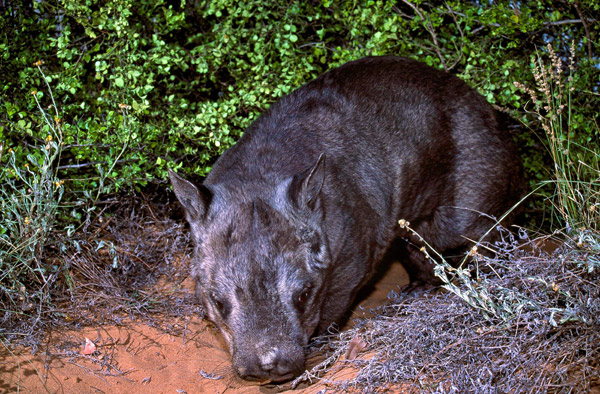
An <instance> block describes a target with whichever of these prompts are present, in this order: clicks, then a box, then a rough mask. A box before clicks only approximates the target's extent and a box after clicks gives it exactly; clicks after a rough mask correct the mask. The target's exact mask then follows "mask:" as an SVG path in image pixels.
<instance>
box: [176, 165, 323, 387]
mask: <svg viewBox="0 0 600 394" xmlns="http://www.w3.org/2000/svg"><path fill="white" fill-rule="evenodd" d="M323 166H324V165H323V159H322V158H320V159H319V160H318V161H317V163H316V164H315V165H314V166H313V167H312V168H309V169H308V170H307V171H306V172H304V173H302V174H298V175H296V176H293V177H290V178H288V179H286V180H284V181H282V182H281V183H280V184H279V185H277V186H276V187H274V188H273V189H272V190H271V191H270V192H268V193H267V194H269V195H265V196H261V198H260V199H257V198H248V197H245V196H244V194H245V193H244V191H243V190H242V191H239V189H238V191H237V192H235V193H234V192H231V191H229V190H230V189H227V188H226V186H225V185H220V184H216V185H211V186H204V185H202V186H199V187H196V186H194V185H193V184H191V183H190V182H188V181H186V180H184V179H183V178H181V177H179V176H178V175H176V174H174V173H171V174H170V176H171V182H172V184H173V189H174V191H175V194H176V195H177V198H178V199H179V201H180V202H181V204H182V205H183V207H184V210H185V213H186V217H187V220H188V222H189V223H190V227H191V231H192V234H193V237H194V241H195V245H196V250H195V256H194V261H193V262H192V273H193V275H194V276H195V278H196V287H197V293H198V295H199V297H200V299H201V300H202V302H203V303H204V305H205V308H206V311H207V313H208V316H209V317H210V318H211V320H212V321H214V322H215V323H216V324H217V325H218V326H219V328H220V329H221V331H222V333H223V335H224V337H225V339H226V340H227V342H228V343H229V347H230V351H231V354H232V357H233V367H234V369H235V370H236V372H237V373H238V374H239V375H240V376H241V377H242V378H244V379H248V380H255V381H260V382H264V383H266V382H279V381H284V380H288V379H290V378H292V377H294V376H296V375H298V374H299V373H301V372H302V371H303V370H304V345H306V344H307V342H308V340H309V338H310V337H311V335H312V334H313V333H314V331H315V328H316V327H317V324H318V323H319V320H320V314H321V305H322V303H323V291H322V286H323V281H324V278H325V277H326V271H327V270H328V262H329V260H330V259H329V253H328V248H327V242H326V239H325V232H324V228H323V209H322V205H321V197H320V192H321V186H322V185H323V181H324V170H323Z"/></svg>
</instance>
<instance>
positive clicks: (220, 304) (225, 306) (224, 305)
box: [210, 293, 229, 317]
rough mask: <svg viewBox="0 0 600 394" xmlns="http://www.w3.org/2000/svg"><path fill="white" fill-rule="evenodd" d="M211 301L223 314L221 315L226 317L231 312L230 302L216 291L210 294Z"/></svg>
mask: <svg viewBox="0 0 600 394" xmlns="http://www.w3.org/2000/svg"><path fill="white" fill-rule="evenodd" d="M210 298H211V301H212V303H213V305H214V306H215V308H216V309H217V311H218V312H219V313H220V314H221V316H223V317H225V316H227V314H228V313H229V303H228V302H227V301H225V300H223V299H221V298H219V297H217V296H216V295H215V294H214V293H211V295H210Z"/></svg>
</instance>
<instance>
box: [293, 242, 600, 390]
mask: <svg viewBox="0 0 600 394" xmlns="http://www.w3.org/2000/svg"><path fill="white" fill-rule="evenodd" d="M505 235H506V236H505V239H504V240H503V241H501V242H500V243H498V244H496V245H495V247H496V249H497V251H498V253H497V255H496V256H494V257H483V256H481V257H480V258H479V261H477V263H476V265H477V266H478V270H479V276H478V277H477V279H474V280H472V281H471V282H470V283H468V284H467V283H460V282H461V280H456V281H455V283H453V284H452V286H454V287H455V290H452V291H445V292H439V293H438V294H429V295H427V296H425V297H421V298H413V297H408V296H406V295H404V294H391V295H390V296H389V298H390V301H391V302H390V304H389V305H387V306H385V307H382V308H381V310H380V311H379V312H380V314H379V316H377V317H375V318H373V319H368V320H364V321H362V322H361V323H360V324H359V325H358V326H357V327H356V328H354V329H352V330H348V331H346V332H343V333H340V334H336V335H332V336H329V337H321V338H316V339H315V341H314V343H313V351H314V350H316V349H319V350H320V351H324V352H327V359H326V360H325V361H323V362H322V363H321V364H319V365H318V366H316V367H315V368H313V369H312V370H311V371H307V372H306V373H305V374H304V375H302V376H301V377H300V378H298V379H297V381H296V383H299V382H301V381H306V380H313V381H314V380H318V379H319V378H320V377H321V376H323V375H324V374H325V373H326V372H327V371H330V370H332V369H335V368H339V366H340V365H344V366H351V367H353V368H356V369H357V375H356V377H355V378H352V379H349V380H346V381H337V382H330V383H331V387H332V389H333V390H334V391H339V390H349V391H351V390H359V391H364V392H377V391H379V390H382V389H384V388H385V387H390V385H402V387H403V388H406V387H407V386H406V385H407V384H409V385H410V386H411V387H413V388H414V389H415V391H416V392H436V393H437V392H440V393H445V392H448V393H464V392H477V393H496V392H518V393H525V392H531V393H533V392H535V393H543V392H589V391H590V390H591V389H592V388H593V387H595V388H596V389H598V387H600V349H599V348H598V343H600V302H599V301H598V300H599V299H600V270H599V269H598V265H597V262H598V258H599V257H600V254H599V253H598V251H597V250H596V251H595V252H592V251H590V249H579V248H577V245H576V244H574V243H573V242H571V241H568V242H566V243H564V244H561V245H560V246H559V247H558V249H556V251H554V252H543V251H541V250H540V249H537V248H534V249H533V250H528V249H529V248H526V247H522V246H519V242H517V240H515V239H514V238H512V237H511V236H509V235H508V233H505ZM522 235H524V233H522ZM523 241H526V242H528V243H529V244H534V243H536V242H538V241H540V240H536V241H530V240H521V243H522V242H523ZM590 267H592V268H591V269H590ZM471 288H474V291H475V293H473V294H472V296H473V297H488V298H489V299H490V300H493V301H494V305H496V306H497V307H498V310H497V311H494V312H490V311H485V310H483V309H481V308H477V307H473V306H472V305H469V303H468V302H464V301H465V300H464V299H461V298H460V297H458V296H457V295H456V291H460V292H463V293H468V292H471V291H472V290H471ZM488 304H489V303H488ZM509 315H510V317H509ZM355 337H361V338H362V339H363V340H364V341H365V342H366V343H367V347H366V349H365V354H368V355H369V357H368V358H366V359H361V358H360V357H359V358H358V359H356V360H351V361H349V360H345V359H344V357H343V355H344V353H345V352H346V349H347V348H348V346H349V343H350V341H351V340H352V339H353V338H355ZM336 363H337V364H336Z"/></svg>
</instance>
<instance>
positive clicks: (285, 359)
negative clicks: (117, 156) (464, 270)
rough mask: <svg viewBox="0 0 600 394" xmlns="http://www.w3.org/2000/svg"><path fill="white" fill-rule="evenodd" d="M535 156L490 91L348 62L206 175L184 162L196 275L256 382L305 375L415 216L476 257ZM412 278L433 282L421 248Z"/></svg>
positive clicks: (252, 132) (302, 91)
mask: <svg viewBox="0 0 600 394" xmlns="http://www.w3.org/2000/svg"><path fill="white" fill-rule="evenodd" d="M519 170H520V160H519V158H518V156H517V154H516V153H515V149H514V147H513V144H512V141H511V136H510V135H508V134H507V133H506V132H504V131H503V130H500V129H499V127H498V124H497V120H496V117H495V113H494V111H493V109H492V108H491V107H490V105H489V104H488V103H487V102H486V101H485V99H484V98H483V97H482V96H480V95H479V94H478V93H476V92H475V91H474V90H473V89H471V88H469V87H468V86H467V85H466V84H465V83H464V82H462V81H461V80H460V79H458V78H457V77H455V76H452V75H450V74H448V73H446V72H442V71H438V70H435V69H433V68H431V67H428V66H426V65H424V64H422V63H419V62H416V61H413V60H409V59H405V58H399V57H391V56H390V57H368V58H364V59H361V60H357V61H353V62H350V63H347V64H345V65H343V66H341V67H339V68H336V69H333V70H331V71H329V72H327V73H325V74H324V75H322V76H320V77H319V78H317V79H315V80H314V81H312V82H310V83H308V84H306V85H304V86H302V87H301V88H299V89H298V90H296V91H294V92H293V93H291V94H290V95H288V96H286V97H283V98H282V99H281V100H279V101H278V102H276V103H275V104H273V105H272V106H271V108H269V109H268V110H267V111H266V112H265V113H264V114H262V115H261V116H260V118H259V119H257V120H256V121H255V122H254V123H253V124H252V125H251V126H250V127H249V128H248V129H247V130H246V132H245V133H244V136H243V137H242V138H241V139H240V140H239V141H238V142H237V144H236V145H235V146H233V147H232V148H231V149H229V150H228V151H227V152H225V153H224V154H223V155H222V156H221V157H220V158H219V160H217V162H216V163H215V165H214V167H213V169H212V171H211V172H210V175H209V176H208V177H207V178H206V181H205V182H204V183H203V184H202V185H198V186H195V185H193V184H192V183H190V182H188V181H186V180H184V179H183V178H181V177H179V176H178V175H176V174H175V173H172V172H171V174H170V175H171V182H172V184H173V189H174V191H175V194H176V195H177V198H178V199H179V201H180V202H181V204H182V205H183V208H184V210H185V214H186V217H187V220H188V222H189V224H190V227H191V232H192V235H193V239H194V241H195V255H194V258H193V261H192V274H193V275H194V277H195V279H196V281H197V293H198V294H199V297H200V299H201V300H202V301H203V303H204V306H205V308H206V311H207V314H208V316H209V317H210V319H212V320H213V321H214V322H215V323H216V324H217V325H218V326H219V327H220V328H221V331H222V333H223V335H224V337H225V338H226V340H227V342H228V343H229V346H230V351H231V354H232V357H233V366H234V369H235V370H236V372H237V373H238V374H239V375H240V376H241V377H242V378H245V379H249V380H257V381H261V382H269V381H271V382H279V381H283V380H287V379H289V378H291V377H293V376H295V375H297V374H299V373H301V372H302V371H303V368H304V361H305V360H304V350H303V347H304V345H306V344H307V342H308V340H309V338H310V337H311V336H312V335H313V334H314V333H315V332H316V331H323V330H326V329H327V327H328V326H329V325H330V324H331V323H332V322H335V321H338V320H339V319H340V318H342V316H343V315H344V314H345V313H346V311H347V309H348V308H349V306H350V305H351V303H352V301H353V299H354V297H355V295H356V293H357V291H358V290H359V289H360V287H361V286H362V285H363V284H364V283H365V282H366V281H367V280H368V279H369V278H370V277H371V276H372V274H373V272H374V269H375V266H376V265H377V264H378V263H379V262H380V260H381V259H382V257H383V255H384V253H385V252H386V250H387V249H388V248H389V247H390V245H391V243H392V242H393V241H394V240H396V239H397V238H398V237H399V236H400V235H401V234H402V230H401V229H400V228H399V226H398V220H399V219H406V220H409V221H410V223H411V224H412V227H413V228H414V229H415V230H416V231H417V232H419V233H420V234H421V235H422V236H423V237H424V238H425V239H426V240H427V241H428V242H429V243H430V244H431V245H432V247H434V248H435V249H436V250H437V251H439V252H441V253H442V254H448V255H461V254H464V252H465V251H467V250H468V248H469V246H470V243H469V241H468V239H478V238H479V237H480V236H481V235H482V234H483V233H484V232H485V231H486V230H487V229H488V228H489V227H490V226H491V225H493V221H491V220H489V218H486V217H485V216H484V215H482V214H481V213H485V214H488V215H492V216H499V215H501V214H502V213H503V212H505V210H507V209H508V208H510V207H511V205H512V204H513V203H514V202H515V200H516V198H517V197H518V193H519V190H520V186H519V183H520V174H519ZM406 249H407V251H408V253H407V256H408V259H407V260H406V261H404V262H403V263H404V265H405V267H406V268H407V271H408V272H409V274H410V275H411V280H413V281H420V282H426V283H432V282H433V281H434V280H435V278H434V276H433V271H432V267H431V265H430V263H429V262H428V261H427V260H426V259H424V258H423V255H422V254H421V253H419V252H418V249H417V248H415V247H414V246H408V245H407V247H406Z"/></svg>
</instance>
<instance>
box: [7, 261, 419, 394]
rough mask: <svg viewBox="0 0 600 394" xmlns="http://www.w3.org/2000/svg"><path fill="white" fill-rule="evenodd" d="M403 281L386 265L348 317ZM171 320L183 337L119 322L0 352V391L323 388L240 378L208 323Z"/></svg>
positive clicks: (176, 393) (340, 374)
mask: <svg viewBox="0 0 600 394" xmlns="http://www.w3.org/2000/svg"><path fill="white" fill-rule="evenodd" d="M407 283H408V277H407V275H406V272H405V271H404V270H403V268H402V267H401V265H400V264H398V263H394V264H392V265H391V267H390V269H389V270H388V271H387V273H386V274H385V275H384V276H383V277H382V278H381V279H380V280H379V281H378V282H377V283H376V285H375V287H374V289H373V291H372V292H371V293H370V294H369V295H368V296H367V297H366V298H364V299H363V300H362V301H361V302H360V303H359V304H358V307H356V308H355V309H354V313H353V315H354V317H360V316H364V314H365V313H368V309H369V308H373V307H376V306H379V305H382V304H385V303H386V302H387V298H386V296H387V294H388V293H389V291H390V290H393V289H395V290H398V289H399V287H401V286H403V285H405V284H407ZM175 320H176V321H175V322H172V324H177V325H180V326H181V327H182V328H186V329H185V330H182V331H183V332H185V334H184V335H182V336H173V335H169V334H165V333H164V332H163V331H161V330H159V329H156V328H153V327H151V326H148V325H145V324H143V323H141V322H125V323H124V324H123V325H121V326H98V327H88V328H84V329H82V330H80V331H76V332H70V333H67V334H65V333H61V334H60V335H58V334H57V335H54V337H53V336H52V335H50V336H49V339H48V342H47V343H46V344H44V346H41V347H40V348H38V349H37V352H36V353H35V354H34V355H32V354H31V353H32V351H31V349H10V350H9V349H5V348H4V349H0V393H15V392H21V393H46V392H47V393H127V394H134V393H173V394H183V393H189V394H192V393H225V392H227V393H275V392H308V393H316V392H318V391H319V390H322V389H325V388H327V386H326V384H325V383H323V382H314V383H313V384H312V385H304V386H301V387H298V388H296V389H295V390H291V389H290V387H289V385H288V386H287V387H285V386H283V387H277V386H257V385H253V384H252V383H250V382H246V381H243V380H241V379H240V378H238V377H237V376H236V375H235V373H234V371H233V369H232V367H231V358H230V355H229V352H228V350H227V348H226V346H225V343H224V341H223V339H222V338H221V336H220V334H219V332H218V330H217V329H216V328H215V327H214V326H213V325H211V324H210V323H209V322H207V321H204V320H202V319H200V318H198V317H194V316H190V317H179V318H175ZM348 324H352V319H351V320H350V321H349V323H348ZM85 338H88V339H90V340H91V341H92V342H93V343H94V344H95V346H96V349H95V351H94V352H93V353H91V354H89V355H85V354H82V353H83V352H84V345H85V342H86V340H85ZM74 344H79V345H78V346H79V349H80V352H79V354H77V355H75V356H74V355H73V353H72V352H69V353H67V352H66V350H64V349H69V350H71V349H73V345H74ZM90 350H91V349H90ZM365 356H366V355H362V357H365ZM359 357H361V355H359ZM353 373H355V371H354V370H352V369H344V368H341V369H337V370H336V372H335V373H334V375H333V376H327V377H328V378H330V379H334V380H344V379H348V378H349V377H350V376H351V375H352V374H353Z"/></svg>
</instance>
